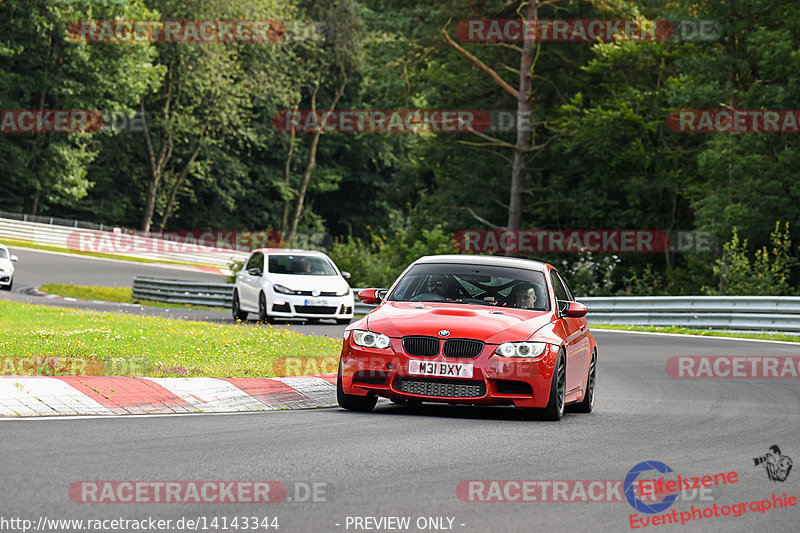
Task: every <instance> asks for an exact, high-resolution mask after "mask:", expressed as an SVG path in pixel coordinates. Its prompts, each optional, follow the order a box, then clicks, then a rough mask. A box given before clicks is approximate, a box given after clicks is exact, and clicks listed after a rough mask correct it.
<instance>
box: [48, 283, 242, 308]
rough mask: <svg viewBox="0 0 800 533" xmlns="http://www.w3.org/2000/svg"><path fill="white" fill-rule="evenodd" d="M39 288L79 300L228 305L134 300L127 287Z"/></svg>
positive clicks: (174, 305) (53, 285)
mask: <svg viewBox="0 0 800 533" xmlns="http://www.w3.org/2000/svg"><path fill="white" fill-rule="evenodd" d="M39 290H40V291H42V292H46V293H47V294H55V295H56V296H64V297H66V298H78V299H79V300H103V301H105V302H115V303H128V304H130V303H133V304H137V305H146V306H148V307H165V308H170V309H196V310H199V311H224V310H227V309H228V308H227V307H208V306H202V305H193V304H179V303H164V302H154V301H152V300H134V299H133V289H131V288H127V287H97V286H94V285H67V284H60V283H47V284H45V285H41V286H40V287H39Z"/></svg>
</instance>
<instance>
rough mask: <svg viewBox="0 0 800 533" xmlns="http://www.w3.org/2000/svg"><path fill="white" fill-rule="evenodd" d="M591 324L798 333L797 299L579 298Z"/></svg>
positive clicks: (730, 297)
mask: <svg viewBox="0 0 800 533" xmlns="http://www.w3.org/2000/svg"><path fill="white" fill-rule="evenodd" d="M579 301H580V302H581V303H584V304H586V306H587V307H588V308H589V314H588V315H587V318H588V319H589V321H590V322H593V323H605V324H626V325H633V326H679V327H687V328H693V329H713V330H724V329H728V330H737V331H780V332H787V333H791V332H800V297H797V296H645V297H641V296H616V297H587V298H579Z"/></svg>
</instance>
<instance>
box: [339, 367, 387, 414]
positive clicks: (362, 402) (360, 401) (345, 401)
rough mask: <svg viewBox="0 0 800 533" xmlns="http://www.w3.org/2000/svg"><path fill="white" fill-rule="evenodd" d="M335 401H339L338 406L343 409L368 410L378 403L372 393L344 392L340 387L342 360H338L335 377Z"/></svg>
mask: <svg viewBox="0 0 800 533" xmlns="http://www.w3.org/2000/svg"><path fill="white" fill-rule="evenodd" d="M336 401H338V402H339V407H342V408H344V409H348V410H350V411H364V412H368V411H372V408H373V407H375V404H376V403H378V397H377V396H375V395H372V394H371V395H369V396H356V395H355V394H346V393H345V392H344V389H343V388H342V362H341V361H339V375H338V377H337V378H336Z"/></svg>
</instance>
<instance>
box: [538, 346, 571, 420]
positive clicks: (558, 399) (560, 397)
mask: <svg viewBox="0 0 800 533" xmlns="http://www.w3.org/2000/svg"><path fill="white" fill-rule="evenodd" d="M566 396H567V364H566V360H565V358H564V353H563V352H559V354H558V358H557V359H556V364H555V366H554V367H553V381H552V383H550V398H549V400H548V402H547V407H545V408H544V412H543V415H544V419H545V420H552V421H554V422H557V421H559V420H561V417H562V416H564V404H565V401H566Z"/></svg>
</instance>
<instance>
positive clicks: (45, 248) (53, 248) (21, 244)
mask: <svg viewBox="0 0 800 533" xmlns="http://www.w3.org/2000/svg"><path fill="white" fill-rule="evenodd" d="M0 244H5V245H6V246H9V247H11V248H13V247H15V246H16V247H18V248H31V249H33V250H43V251H46V252H61V253H65V254H72V255H87V256H89V257H101V258H104V259H117V260H120V261H132V262H134V263H158V264H167V265H189V266H195V265H194V264H193V263H183V262H180V261H162V260H157V259H150V258H147V257H136V256H133V255H117V254H104V253H100V252H84V251H81V250H71V249H69V248H59V247H58V246H49V245H47V244H36V243H35V242H30V241H20V240H15V239H2V240H0Z"/></svg>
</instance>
